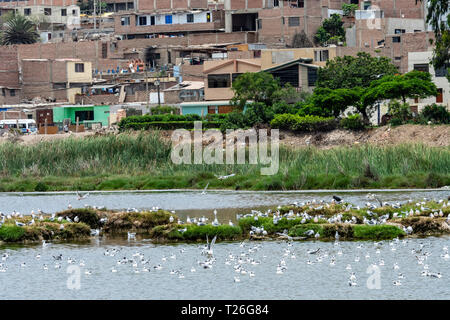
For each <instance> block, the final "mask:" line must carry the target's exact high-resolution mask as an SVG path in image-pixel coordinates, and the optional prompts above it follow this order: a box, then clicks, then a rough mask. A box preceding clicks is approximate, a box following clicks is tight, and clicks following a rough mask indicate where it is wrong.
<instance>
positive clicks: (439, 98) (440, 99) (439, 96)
mask: <svg viewBox="0 0 450 320" xmlns="http://www.w3.org/2000/svg"><path fill="white" fill-rule="evenodd" d="M437 92H438V94H437V96H436V103H442V102H444V94H443V93H444V92H443V90H442V88H439V89H437Z"/></svg>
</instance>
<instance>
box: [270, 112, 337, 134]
mask: <svg viewBox="0 0 450 320" xmlns="http://www.w3.org/2000/svg"><path fill="white" fill-rule="evenodd" d="M270 126H271V127H272V128H280V129H289V130H293V131H302V132H303V131H306V132H312V131H329V130H333V129H335V128H336V121H335V119H334V118H333V117H328V118H324V117H319V116H310V115H307V116H304V117H302V116H299V115H292V114H282V115H276V116H275V118H274V119H273V120H272V121H271V122H270Z"/></svg>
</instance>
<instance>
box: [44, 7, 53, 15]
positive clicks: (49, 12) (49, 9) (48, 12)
mask: <svg viewBox="0 0 450 320" xmlns="http://www.w3.org/2000/svg"><path fill="white" fill-rule="evenodd" d="M44 15H45V16H51V15H52V9H51V8H44Z"/></svg>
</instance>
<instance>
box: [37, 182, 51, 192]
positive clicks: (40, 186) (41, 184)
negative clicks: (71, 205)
mask: <svg viewBox="0 0 450 320" xmlns="http://www.w3.org/2000/svg"><path fill="white" fill-rule="evenodd" d="M47 190H48V186H47V185H46V184H45V183H44V182H42V181H39V182H38V183H37V184H36V187H34V191H41V192H44V191H47Z"/></svg>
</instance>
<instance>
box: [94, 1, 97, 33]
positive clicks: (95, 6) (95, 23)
mask: <svg viewBox="0 0 450 320" xmlns="http://www.w3.org/2000/svg"><path fill="white" fill-rule="evenodd" d="M96 30H97V0H94V31H96Z"/></svg>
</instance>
